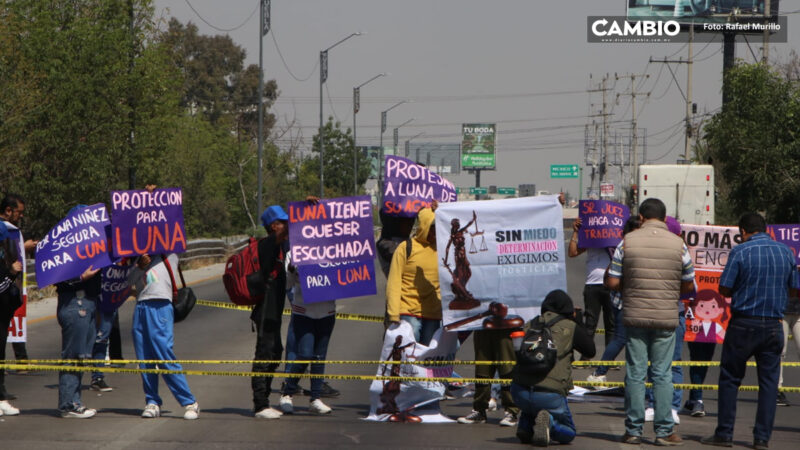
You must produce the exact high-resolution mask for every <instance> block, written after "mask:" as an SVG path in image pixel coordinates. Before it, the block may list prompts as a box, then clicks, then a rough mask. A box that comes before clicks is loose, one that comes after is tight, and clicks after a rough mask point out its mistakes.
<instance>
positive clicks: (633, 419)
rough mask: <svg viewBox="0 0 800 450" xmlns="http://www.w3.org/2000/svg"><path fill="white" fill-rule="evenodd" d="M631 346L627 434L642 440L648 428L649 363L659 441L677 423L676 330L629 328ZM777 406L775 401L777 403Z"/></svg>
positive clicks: (628, 349)
mask: <svg viewBox="0 0 800 450" xmlns="http://www.w3.org/2000/svg"><path fill="white" fill-rule="evenodd" d="M627 331H628V342H627V344H626V348H625V362H626V364H627V371H626V373H625V411H626V418H625V431H626V432H627V433H628V434H629V435H632V436H641V435H642V428H643V427H644V400H645V388H644V381H645V378H646V377H647V369H648V366H647V363H648V361H649V362H650V368H651V369H652V377H653V394H654V397H655V418H654V420H653V427H654V428H655V432H656V437H667V436H669V435H671V434H672V430H673V427H674V425H675V424H674V423H673V421H672V411H671V408H670V402H671V400H672V394H673V387H672V377H671V375H670V366H671V365H672V354H673V353H674V350H675V330H660V329H654V328H637V327H628V330H627ZM773 402H774V399H773Z"/></svg>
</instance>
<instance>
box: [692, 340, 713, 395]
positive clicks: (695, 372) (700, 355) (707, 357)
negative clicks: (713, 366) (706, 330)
mask: <svg viewBox="0 0 800 450" xmlns="http://www.w3.org/2000/svg"><path fill="white" fill-rule="evenodd" d="M686 345H687V346H688V347H689V360H690V361H711V359H712V358H714V349H715V348H716V346H717V344H715V343H713V342H687V343H686ZM706 373H708V367H701V366H696V367H695V366H692V367H689V379H690V380H691V382H692V384H703V383H705V381H706ZM702 400H703V390H702V389H690V390H689V401H690V402H696V401H702Z"/></svg>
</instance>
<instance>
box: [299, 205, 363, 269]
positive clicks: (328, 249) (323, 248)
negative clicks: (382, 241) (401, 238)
mask: <svg viewBox="0 0 800 450" xmlns="http://www.w3.org/2000/svg"><path fill="white" fill-rule="evenodd" d="M372 226H373V225H372V205H371V203H370V198H369V196H367V195H362V196H359V197H341V198H335V199H326V200H320V201H319V202H318V203H316V204H311V203H309V202H305V201H304V202H291V203H289V242H291V243H292V257H293V258H292V261H293V264H295V265H297V266H303V265H306V264H324V263H341V262H346V261H362V260H365V259H373V258H375V235H374V233H373V231H372Z"/></svg>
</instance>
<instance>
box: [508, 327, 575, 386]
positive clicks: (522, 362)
mask: <svg viewBox="0 0 800 450" xmlns="http://www.w3.org/2000/svg"><path fill="white" fill-rule="evenodd" d="M563 319H565V317H564V316H560V315H559V316H556V317H555V318H554V319H552V320H550V321H549V322H546V323H545V322H542V316H536V318H534V319H533V320H531V324H530V328H529V329H528V331H527V332H526V333H525V337H524V338H523V340H522V345H521V346H520V348H519V350H517V370H518V371H519V372H520V373H521V374H524V375H530V376H545V375H547V374H548V373H550V370H552V369H553V367H555V365H556V360H558V349H557V348H556V344H555V342H554V341H553V335H552V333H551V331H550V327H551V326H553V324H555V323H556V322H559V321H561V320H563Z"/></svg>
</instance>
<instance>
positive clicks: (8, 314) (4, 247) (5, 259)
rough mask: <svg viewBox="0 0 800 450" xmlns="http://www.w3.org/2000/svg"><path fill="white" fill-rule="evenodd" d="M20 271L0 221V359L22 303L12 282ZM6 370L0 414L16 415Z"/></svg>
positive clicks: (1, 375)
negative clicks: (6, 380) (7, 386)
mask: <svg viewBox="0 0 800 450" xmlns="http://www.w3.org/2000/svg"><path fill="white" fill-rule="evenodd" d="M20 272H22V263H21V262H20V261H19V260H18V258H17V251H16V246H15V245H14V244H13V243H12V241H11V239H9V233H8V228H7V227H6V226H5V224H4V223H3V222H2V221H0V331H2V332H0V361H2V360H4V359H6V339H7V338H8V332H7V330H8V326H9V324H10V323H11V318H12V317H14V312H15V311H16V310H17V308H19V307H20V306H21V305H22V297H20V292H19V288H17V285H16V284H15V283H14V280H15V279H16V278H17V275H18V274H19V273H20ZM5 377H6V371H5V369H0V416H2V415H6V416H16V415H17V414H19V410H18V409H17V408H14V407H13V406H11V404H10V403H8V400H9V398H10V397H11V396H10V394H9V393H8V392H6V385H5Z"/></svg>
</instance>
